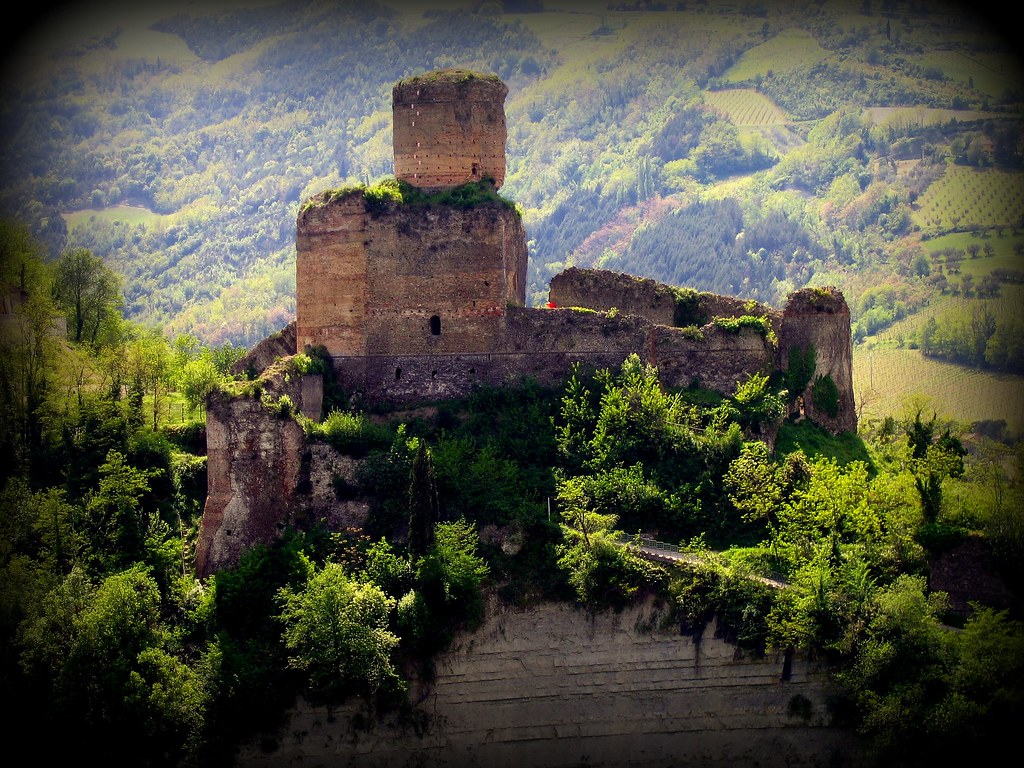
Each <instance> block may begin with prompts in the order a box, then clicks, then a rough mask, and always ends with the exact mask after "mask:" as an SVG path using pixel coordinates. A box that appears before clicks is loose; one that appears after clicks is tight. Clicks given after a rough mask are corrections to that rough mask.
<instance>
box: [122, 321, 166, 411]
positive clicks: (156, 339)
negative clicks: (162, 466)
mask: <svg viewBox="0 0 1024 768" xmlns="http://www.w3.org/2000/svg"><path fill="white" fill-rule="evenodd" d="M125 354H126V357H127V360H128V376H129V379H130V382H131V385H130V386H131V391H132V393H133V395H134V397H135V398H136V403H135V405H136V406H137V407H139V408H140V410H141V405H142V402H141V401H142V399H143V398H144V397H145V395H146V394H149V395H150V396H151V397H152V398H153V429H156V428H157V426H158V421H159V416H160V399H161V397H164V396H166V391H167V388H168V387H169V378H170V374H171V350H170V346H169V345H168V343H167V339H165V338H164V337H163V336H162V335H160V334H159V333H158V332H148V333H143V334H142V335H141V336H139V337H138V338H137V339H134V340H133V341H131V342H130V343H129V344H128V347H127V349H126V350H125Z"/></svg>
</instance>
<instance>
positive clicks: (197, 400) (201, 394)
mask: <svg viewBox="0 0 1024 768" xmlns="http://www.w3.org/2000/svg"><path fill="white" fill-rule="evenodd" d="M223 378H224V377H223V376H222V375H221V374H220V372H219V371H218V370H217V366H216V365H214V364H213V361H212V360H210V359H209V358H207V357H200V358H198V359H196V360H189V361H188V362H187V363H185V365H184V367H183V368H182V370H181V375H180V378H179V379H178V387H179V389H180V390H181V394H183V395H184V396H185V402H186V403H187V404H188V409H189V411H195V409H196V408H198V407H199V406H200V405H202V404H203V403H205V402H206V398H207V397H208V396H209V394H210V393H211V392H213V391H214V390H215V389H216V388H217V384H218V383H219V382H220V381H222V380H223Z"/></svg>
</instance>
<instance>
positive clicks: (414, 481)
mask: <svg viewBox="0 0 1024 768" xmlns="http://www.w3.org/2000/svg"><path fill="white" fill-rule="evenodd" d="M437 517H438V502H437V479H436V478H435V476H434V457H433V455H432V454H431V453H430V449H428V448H427V446H426V445H425V444H424V442H423V441H422V440H420V441H419V443H418V445H417V446H416V453H415V455H414V456H413V459H412V469H411V471H410V473H409V555H410V556H412V557H418V556H420V555H424V554H426V553H427V551H428V550H429V549H430V547H431V546H432V545H433V543H434V523H436V522H437Z"/></svg>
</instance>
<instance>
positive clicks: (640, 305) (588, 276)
mask: <svg viewBox="0 0 1024 768" xmlns="http://www.w3.org/2000/svg"><path fill="white" fill-rule="evenodd" d="M548 300H549V301H550V302H552V303H553V304H555V305H556V306H559V307H586V308H587V309H596V310H599V311H604V312H607V311H608V310H610V309H612V308H616V309H618V310H619V311H620V312H623V313H625V314H631V315H638V316H640V317H645V318H647V319H648V320H650V321H651V322H652V323H657V324H658V325H673V318H674V316H675V311H676V300H675V293H674V292H673V291H672V289H671V288H669V287H668V286H667V285H664V284H662V283H658V282H656V281H654V280H651V279H650V278H646V277H634V276H633V275H627V274H624V273H621V272H612V271H610V270H605V269H580V268H579V267H569V268H568V269H566V270H565V271H563V272H560V273H559V274H557V275H555V276H554V277H552V278H551V285H550V287H549V289H548Z"/></svg>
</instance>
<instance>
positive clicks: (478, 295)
mask: <svg viewBox="0 0 1024 768" xmlns="http://www.w3.org/2000/svg"><path fill="white" fill-rule="evenodd" d="M507 93H508V87H507V86H506V85H505V84H504V83H503V82H502V81H501V80H499V79H498V78H497V77H496V76H493V75H483V74H479V73H474V72H470V71H469V70H461V69H454V70H441V71H438V72H429V73H426V74H424V75H419V76H417V77H411V78H407V79H405V80H402V81H401V82H399V83H397V84H396V85H395V86H394V89H393V97H394V119H395V124H394V142H395V144H394V153H395V175H396V177H397V179H398V181H399V182H404V183H405V184H406V185H408V186H406V187H404V188H403V187H402V186H401V185H398V186H397V187H395V188H394V190H392V194H390V195H383V196H380V195H376V194H368V191H367V190H366V189H364V188H361V187H357V188H352V189H349V190H342V191H334V192H326V193H323V194H321V195H319V196H317V197H315V198H313V199H312V200H310V201H307V202H306V204H305V205H304V206H303V208H302V211H301V213H300V214H299V217H298V221H297V231H296V291H297V297H296V305H297V306H296V348H297V350H296V351H298V352H303V351H305V350H306V349H307V348H308V347H313V346H322V347H324V348H325V349H326V350H327V352H328V353H329V354H330V355H331V356H332V357H333V358H334V360H335V369H336V371H338V372H339V377H340V378H342V379H343V382H342V383H343V384H345V385H349V386H351V387H353V388H355V389H360V390H362V391H364V392H367V393H368V394H370V396H371V397H372V396H373V395H375V394H379V395H381V396H383V397H395V396H403V395H411V394H413V393H414V392H415V393H418V394H426V393H435V394H437V395H441V394H444V393H454V392H458V391H464V390H466V389H467V388H468V387H469V386H470V385H471V384H472V382H473V381H474V380H479V379H481V378H485V377H486V374H485V371H486V370H487V368H488V362H489V358H490V357H491V356H492V355H494V354H495V353H497V352H498V351H499V350H500V349H502V348H503V344H504V336H505V329H506V309H507V308H508V307H510V306H519V307H521V306H523V305H524V304H525V302H526V265H527V249H526V231H525V229H524V228H523V224H522V220H521V218H520V216H519V213H518V212H517V211H516V210H515V207H514V206H513V205H511V204H510V203H509V202H508V201H506V200H503V199H501V198H499V197H497V196H496V195H494V194H493V192H494V189H495V188H496V187H497V186H498V185H500V184H501V182H502V180H503V179H504V176H505V139H506V133H505V109H504V100H505V96H506V94H507ZM474 183H476V184H477V185H478V186H476V187H474V186H473V185H474ZM464 185H465V186H466V191H465V194H462V192H458V193H456V194H454V195H450V196H449V195H446V194H443V193H445V192H446V191H447V190H451V189H455V188H458V187H463V186H464ZM410 187H415V188H416V189H410Z"/></svg>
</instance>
